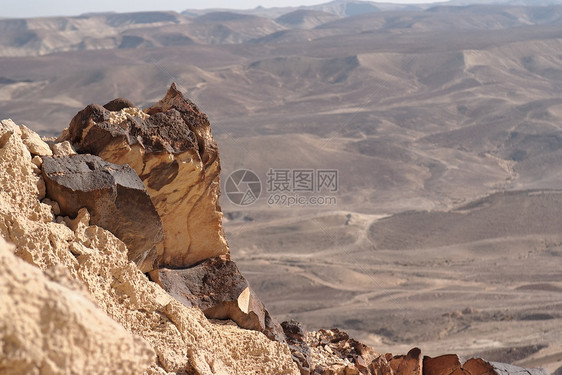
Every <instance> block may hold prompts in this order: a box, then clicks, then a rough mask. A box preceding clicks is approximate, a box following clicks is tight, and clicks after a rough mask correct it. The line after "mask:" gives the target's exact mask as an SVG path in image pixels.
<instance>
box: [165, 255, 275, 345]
mask: <svg viewBox="0 0 562 375" xmlns="http://www.w3.org/2000/svg"><path fill="white" fill-rule="evenodd" d="M159 281H160V283H161V285H162V287H163V288H164V290H166V291H167V292H168V293H170V295H171V296H173V297H175V298H176V299H177V300H178V301H180V302H182V303H184V304H185V305H186V306H196V307H199V308H200V309H201V310H202V311H203V313H204V314H205V316H206V317H208V318H213V319H231V320H233V321H235V322H236V323H237V324H238V325H239V326H240V327H242V328H246V329H251V330H255V331H260V332H263V333H264V334H265V335H266V336H267V337H269V338H270V339H271V340H276V341H279V342H282V341H284V334H283V330H282V328H281V326H280V325H279V323H277V322H276V321H275V319H273V318H272V317H271V315H270V314H269V312H268V311H267V309H266V308H265V306H264V305H263V303H261V301H260V300H259V299H258V298H257V296H256V295H255V294H254V292H253V291H252V289H251V288H250V285H249V284H248V281H247V280H246V278H245V277H244V276H242V274H241V273H240V271H239V270H238V267H237V266H236V264H235V263H234V262H232V261H230V260H225V259H222V258H218V257H217V258H210V259H207V260H205V261H203V262H201V263H200V264H197V265H196V266H193V267H190V268H186V269H166V268H161V269H160V272H159Z"/></svg>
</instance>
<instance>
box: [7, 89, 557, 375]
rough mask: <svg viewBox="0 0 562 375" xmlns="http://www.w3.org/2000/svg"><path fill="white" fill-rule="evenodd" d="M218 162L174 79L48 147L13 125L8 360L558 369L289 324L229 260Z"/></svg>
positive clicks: (418, 372)
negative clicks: (394, 349) (387, 347)
mask: <svg viewBox="0 0 562 375" xmlns="http://www.w3.org/2000/svg"><path fill="white" fill-rule="evenodd" d="M76 152H78V153H79V155H76ZM89 154H95V155H97V156H93V155H89ZM98 156H99V157H98ZM112 163H113V164H112ZM125 164H129V165H128V166H127V165H125ZM219 171H220V164H219V158H218V150H217V148H216V144H215V143H214V141H213V139H212V136H211V132H210V127H209V123H208V120H207V117H206V116H205V115H204V114H202V113H201V112H199V110H198V109H197V107H196V106H195V105H194V104H193V103H191V102H190V101H188V100H186V99H184V98H183V96H182V95H181V93H179V92H178V91H177V90H176V89H175V87H174V86H172V87H171V88H170V90H169V91H168V93H167V95H166V97H165V98H164V99H163V100H161V101H160V102H159V103H157V104H156V105H154V106H152V107H150V108H148V109H147V110H145V111H142V110H141V109H139V108H135V107H134V105H133V104H132V103H131V102H130V101H128V100H126V99H122V98H120V99H116V100H113V101H111V102H109V103H107V104H106V105H105V106H103V107H102V106H99V105H89V106H88V107H86V108H85V109H84V110H82V111H81V112H79V113H78V114H77V115H76V117H75V118H74V119H73V120H72V122H71V124H70V127H69V129H67V130H66V131H65V132H64V133H63V135H62V136H61V137H59V138H58V139H57V140H56V141H52V140H51V141H49V142H48V143H47V142H45V141H44V140H42V139H41V138H40V137H39V136H38V135H37V134H36V133H34V132H33V131H31V130H29V129H27V128H26V127H24V126H21V127H20V126H17V125H16V124H15V123H13V122H12V121H11V120H4V121H2V122H0V300H1V301H2V304H0V348H2V350H1V351H0V372H1V373H2V374H4V373H5V374H43V373H49V374H68V373H87V374H90V373H95V374H121V373H122V374H130V373H134V374H147V375H153V374H205V375H206V374H224V375H232V374H268V375H274V374H284V375H286V374H295V375H296V374H301V375H308V374H323V375H349V374H357V375H358V374H376V375H486V374H489V375H507V374H516V373H519V372H521V373H524V372H525V373H527V374H531V375H547V374H546V373H544V372H541V371H540V370H524V369H519V368H517V367H514V366H509V365H503V364H496V363H490V362H486V361H484V360H482V359H470V360H468V361H466V362H465V363H464V364H462V365H461V362H460V360H459V359H458V357H457V356H454V355H446V356H442V357H437V358H429V357H423V356H422V352H421V350H420V349H418V348H414V349H412V350H410V352H409V353H408V354H407V355H405V356H393V355H392V354H390V353H388V354H385V355H381V354H379V353H377V352H376V351H375V350H374V349H373V348H370V347H368V346H366V345H364V344H362V343H360V342H358V341H356V340H354V339H352V338H350V337H349V336H348V335H347V334H346V333H345V332H342V331H339V330H337V329H332V330H320V331H317V332H308V333H307V332H306V331H305V330H304V328H303V327H302V326H301V325H300V324H299V323H298V322H295V321H290V322H284V323H282V325H279V324H277V323H276V322H275V320H274V319H273V318H272V317H271V316H270V315H269V313H268V312H267V310H266V309H265V307H264V306H263V304H262V303H261V302H260V301H259V299H257V297H256V296H255V295H254V293H253V292H252V290H251V288H250V286H249V285H248V282H247V281H246V279H245V278H244V277H243V276H242V275H241V273H240V271H239V270H238V268H237V267H236V265H235V263H234V262H233V261H231V260H230V259H229V249H228V246H227V244H226V241H225V238H224V234H223V232H222V224H221V219H222V213H221V211H220V206H219V205H218V196H219V181H218V178H219ZM141 181H142V183H141ZM145 188H146V190H145ZM147 193H148V195H147ZM162 233H163V237H164V238H163V241H161V240H162ZM4 239H5V240H7V241H9V242H11V243H13V245H8V244H7V243H6V242H5V241H4ZM18 258H19V259H18ZM153 268H157V269H158V270H159V272H151V273H150V275H151V279H149V278H148V277H147V275H146V274H145V273H144V272H146V271H150V270H152V269H153ZM205 315H206V316H205Z"/></svg>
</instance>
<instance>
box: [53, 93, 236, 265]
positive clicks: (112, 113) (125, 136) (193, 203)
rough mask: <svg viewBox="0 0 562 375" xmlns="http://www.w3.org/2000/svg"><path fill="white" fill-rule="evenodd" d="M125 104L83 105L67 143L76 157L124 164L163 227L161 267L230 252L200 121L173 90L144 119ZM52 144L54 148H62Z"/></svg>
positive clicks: (212, 153) (216, 166)
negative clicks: (144, 191)
mask: <svg viewBox="0 0 562 375" xmlns="http://www.w3.org/2000/svg"><path fill="white" fill-rule="evenodd" d="M131 105H132V103H131V102H129V101H127V100H125V99H116V100H114V101H112V102H109V103H107V104H106V105H105V108H104V107H102V106H100V105H96V104H93V105H89V106H87V107H86V108H85V109H83V110H82V111H80V112H79V113H78V114H77V115H76V116H75V117H74V118H73V119H72V121H71V123H70V127H69V129H68V131H67V133H66V134H67V135H66V138H67V139H68V140H69V141H70V142H71V143H72V144H73V145H74V147H75V148H76V150H77V151H78V152H80V153H91V154H95V155H98V156H100V157H102V158H103V159H104V160H106V161H109V162H111V163H115V164H129V165H130V166H131V167H132V168H133V169H134V170H135V171H136V172H137V174H138V175H139V176H140V177H141V179H142V181H143V183H144V185H145V186H146V188H147V190H148V193H149V195H150V197H151V198H152V201H153V202H154V205H155V207H156V209H157V210H158V213H159V214H160V217H161V219H162V223H163V226H164V246H163V250H162V254H161V257H160V264H161V265H162V266H164V267H174V268H177V267H187V266H190V265H193V264H195V263H197V262H200V261H202V260H204V259H207V258H211V257H214V256H220V255H225V254H228V253H229V249H228V245H227V242H226V240H225V237H224V233H223V229H222V212H221V208H220V205H219V201H218V199H219V194H220V191H219V174H220V162H219V152H218V149H217V145H216V143H215V141H214V140H213V137H212V134H211V128H210V124H209V120H208V119H207V116H206V115H205V114H203V113H202V112H200V111H199V109H198V108H197V106H196V105H195V104H193V103H192V102H191V101H189V100H188V99H185V98H184V97H183V95H182V94H181V93H180V92H179V91H178V90H177V89H176V87H175V85H172V87H171V88H170V89H169V90H168V93H167V94H166V96H165V97H164V98H163V99H162V100H161V101H160V102H158V103H157V104H155V105H153V106H152V107H150V108H147V109H146V110H145V111H144V112H143V111H142V110H140V109H138V108H134V107H131ZM63 140H64V139H59V140H58V141H63Z"/></svg>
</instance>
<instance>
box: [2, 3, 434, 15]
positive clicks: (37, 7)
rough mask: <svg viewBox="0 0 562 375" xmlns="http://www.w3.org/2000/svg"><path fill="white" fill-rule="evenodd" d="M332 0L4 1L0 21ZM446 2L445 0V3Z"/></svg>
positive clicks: (242, 7)
mask: <svg viewBox="0 0 562 375" xmlns="http://www.w3.org/2000/svg"><path fill="white" fill-rule="evenodd" d="M330 1H331V0H156V1H155V0H119V1H117V0H96V1H80V0H2V1H1V2H0V4H1V7H0V18H18V17H21V18H24V17H25V18H27V17H46V16H74V15H79V14H83V13H90V12H108V11H115V12H139V11H145V10H175V11H182V10H186V9H204V8H230V9H251V8H255V7H257V6H259V5H261V6H264V7H266V8H272V7H283V6H299V5H314V4H322V3H327V2H330ZM437 1H438V0H389V1H386V0H385V1H384V2H387V3H403V4H404V3H407V4H414V3H418V4H419V3H432V2H437ZM441 1H443V0H441Z"/></svg>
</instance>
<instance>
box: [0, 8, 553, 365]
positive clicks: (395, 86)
mask: <svg viewBox="0 0 562 375" xmlns="http://www.w3.org/2000/svg"><path fill="white" fill-rule="evenodd" d="M374 8H376V9H374ZM561 23H562V6H560V5H547V6H537V7H530V6H516V5H505V4H504V5H472V6H458V7H457V6H455V7H452V6H434V7H429V6H395V7H389V6H386V8H385V7H383V6H378V7H377V6H376V4H373V3H359V2H355V3H354V2H341V1H340V2H334V3H330V4H327V5H325V6H323V7H308V8H302V9H285V10H284V9H275V10H268V9H262V10H260V9H256V10H253V11H251V12H245V13H244V12H242V13H232V12H228V11H218V12H202V11H198V12H194V11H186V12H184V13H183V14H178V13H174V12H150V13H148V12H147V13H135V14H106V15H103V14H101V15H99V14H98V15H86V16H81V17H60V18H44V19H29V20H0V31H1V37H0V46H1V48H0V117H1V118H8V117H11V118H12V119H14V120H15V121H16V122H17V123H25V124H27V125H28V126H30V127H32V128H34V129H35V130H37V131H40V132H42V133H43V134H44V135H54V134H58V133H59V132H60V131H61V130H62V129H63V128H64V127H66V126H67V125H68V123H69V121H70V119H71V118H72V117H73V116H74V114H75V113H76V112H77V111H78V110H80V109H81V108H83V107H84V106H85V105H87V104H89V103H100V104H104V103H106V102H107V101H109V100H111V99H113V98H115V97H119V96H122V97H127V98H129V99H131V100H133V101H134V102H135V103H136V104H137V105H140V106H144V105H146V104H148V103H152V102H154V101H155V100H157V99H158V98H160V97H161V96H162V95H163V93H164V92H165V90H166V88H167V87H168V86H169V84H170V83H171V82H176V83H177V84H178V88H180V89H181V90H182V91H184V92H186V93H187V95H188V96H189V97H191V98H192V99H193V101H194V102H196V103H197V104H198V105H199V106H200V107H201V108H202V109H203V110H204V111H205V112H206V113H207V114H208V115H209V117H210V119H211V123H212V126H213V132H214V135H215V138H216V140H217V142H218V144H219V147H220V151H221V159H222V169H223V177H222V179H223V181H226V179H227V177H228V175H229V174H230V173H231V172H233V171H235V170H237V169H241V168H245V169H250V170H252V171H254V172H255V173H256V174H257V175H258V176H259V177H260V179H261V183H262V195H261V197H260V199H259V200H258V201H257V202H256V203H254V204H252V205H248V206H237V205H234V204H232V203H231V202H229V200H228V199H227V197H226V195H225V194H224V193H223V197H222V198H223V199H222V204H223V210H224V211H225V222H226V229H227V238H228V239H229V243H230V247H231V249H232V254H233V257H234V259H235V260H236V262H237V263H238V264H239V265H240V267H241V269H242V271H243V272H244V274H245V275H246V276H247V278H248V279H249V280H250V282H251V284H252V286H253V288H254V289H255V290H256V292H257V294H258V295H259V296H260V297H261V298H262V299H263V301H264V302H265V304H266V305H267V306H268V307H269V309H270V310H271V312H272V313H273V314H274V315H276V317H277V318H278V319H279V320H284V319H288V318H295V319H299V320H301V321H303V322H304V323H305V325H306V326H308V327H309V328H319V327H326V326H336V327H340V328H343V329H345V330H348V331H350V332H351V333H353V334H354V335H356V336H357V337H358V338H360V339H362V340H364V341H365V342H367V343H369V344H372V345H373V346H374V347H375V348H376V349H377V350H379V351H381V352H385V351H392V352H395V353H399V352H400V353H403V352H405V351H406V350H407V349H408V348H410V347H411V346H413V345H416V346H419V347H421V348H422V350H423V351H424V352H425V353H426V354H428V355H436V354H442V353H444V352H458V353H461V354H462V355H466V356H469V355H473V354H479V355H482V356H484V357H485V358H488V359H490V360H500V361H504V362H511V363H516V364H518V365H522V366H529V367H534V366H545V367H546V368H547V369H549V370H550V371H552V372H554V371H555V370H556V369H557V368H559V367H561V366H562V328H561V327H562V219H560V218H561V217H562V216H561V215H560V212H561V210H562V190H561V189H562V95H561V94H562V33H561V31H560V30H561V27H560V25H561ZM270 169H277V170H293V169H303V170H322V169H325V170H337V171H338V177H339V186H338V189H337V191H335V192H327V191H321V192H315V193H299V194H300V195H301V196H305V197H309V196H311V195H322V196H327V197H335V198H336V199H337V203H335V204H326V205H315V206H312V205H307V206H305V205H300V206H299V205H293V206H292V207H287V206H283V205H270V204H268V198H270V197H271V196H272V193H271V192H268V191H267V188H268V183H267V172H268V171H269V170H270ZM223 190H224V189H223ZM286 193H287V192H286ZM296 193H297V192H295V191H289V192H288V193H287V194H289V195H295V194H296ZM270 203H271V202H270Z"/></svg>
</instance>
